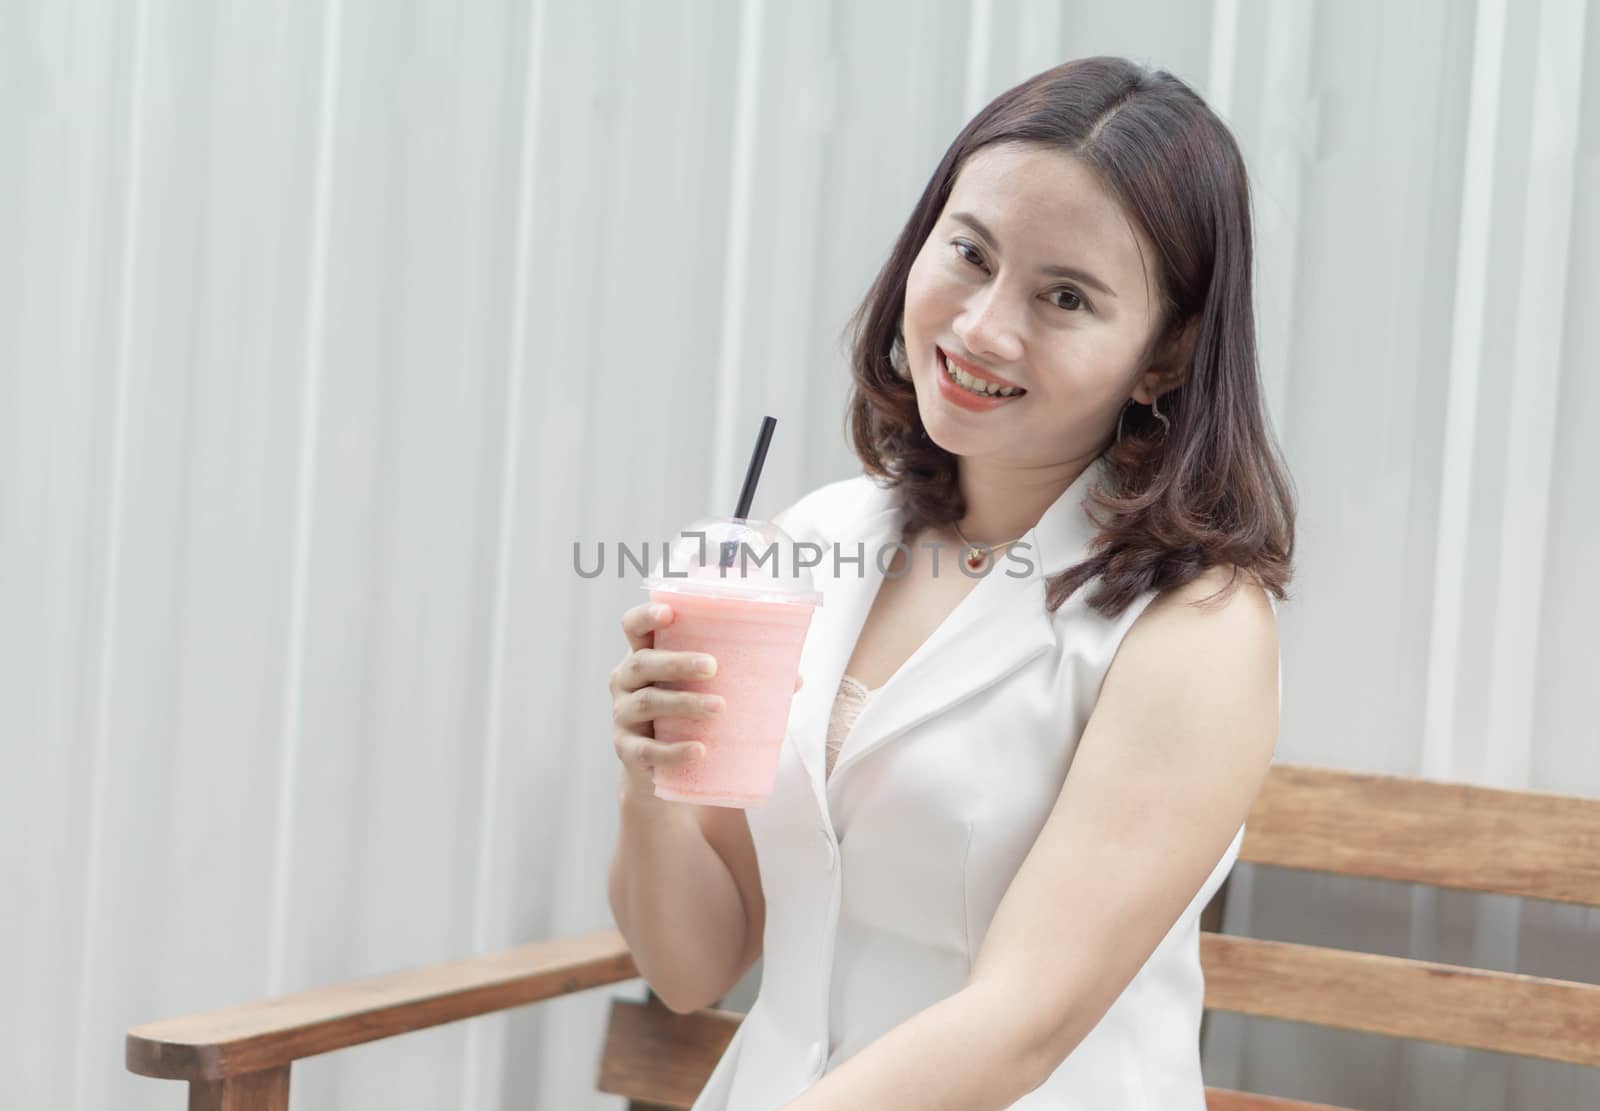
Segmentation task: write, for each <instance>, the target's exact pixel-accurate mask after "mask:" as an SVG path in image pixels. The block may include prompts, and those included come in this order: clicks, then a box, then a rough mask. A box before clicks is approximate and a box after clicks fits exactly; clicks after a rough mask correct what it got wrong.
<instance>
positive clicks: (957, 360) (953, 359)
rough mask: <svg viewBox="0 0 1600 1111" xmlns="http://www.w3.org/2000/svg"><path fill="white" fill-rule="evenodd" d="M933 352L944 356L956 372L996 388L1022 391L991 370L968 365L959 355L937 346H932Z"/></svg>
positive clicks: (972, 364) (1007, 379) (1014, 383)
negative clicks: (988, 383)
mask: <svg viewBox="0 0 1600 1111" xmlns="http://www.w3.org/2000/svg"><path fill="white" fill-rule="evenodd" d="M934 350H935V351H937V352H939V354H940V355H942V356H944V358H945V359H946V361H948V362H950V363H952V364H954V366H955V368H956V369H957V370H964V371H966V372H967V373H968V374H970V375H972V376H973V377H974V378H982V379H983V380H984V381H985V382H993V383H994V384H995V385H997V386H1010V387H1011V388H1012V389H1014V390H1020V389H1022V387H1021V386H1020V385H1018V384H1017V383H1016V382H1013V381H1011V380H1010V379H1009V378H1002V377H1000V376H999V375H998V374H996V373H995V372H994V371H992V370H986V369H984V368H983V367H981V366H979V365H978V364H976V363H969V362H967V360H965V359H963V358H962V357H961V356H960V355H952V354H950V352H948V351H946V350H945V349H944V348H942V347H940V346H939V345H938V344H934Z"/></svg>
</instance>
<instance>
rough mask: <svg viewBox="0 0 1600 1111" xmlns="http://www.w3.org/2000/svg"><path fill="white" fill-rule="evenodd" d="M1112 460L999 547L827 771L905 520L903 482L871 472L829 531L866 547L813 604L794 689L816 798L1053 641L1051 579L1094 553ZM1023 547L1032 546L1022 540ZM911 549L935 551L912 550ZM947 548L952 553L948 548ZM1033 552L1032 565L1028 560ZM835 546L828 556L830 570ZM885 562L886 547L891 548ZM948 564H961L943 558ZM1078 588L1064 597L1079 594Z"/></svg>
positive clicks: (920, 555) (846, 549)
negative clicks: (859, 562)
mask: <svg viewBox="0 0 1600 1111" xmlns="http://www.w3.org/2000/svg"><path fill="white" fill-rule="evenodd" d="M1104 467H1105V463H1104V460H1103V459H1099V458H1097V459H1095V460H1094V461H1093V462H1092V463H1090V465H1089V466H1088V467H1086V468H1085V469H1084V472H1083V474H1081V475H1079V476H1078V478H1077V479H1076V480H1075V481H1074V482H1073V483H1072V485H1071V486H1069V487H1067V489H1066V490H1065V491H1063V492H1062V494H1061V495H1060V496H1059V497H1058V498H1057V499H1056V500H1055V501H1054V502H1053V503H1052V504H1051V506H1050V508H1049V509H1047V510H1045V513H1044V516H1042V517H1041V518H1040V519H1039V522H1038V524H1036V525H1035V526H1034V527H1033V529H1031V530H1030V531H1029V532H1028V533H1027V535H1026V536H1025V537H1024V538H1023V541H1022V542H1021V543H1018V544H1017V545H1015V546H1014V549H1013V550H1014V551H1015V552H1016V557H1017V558H1015V559H1013V558H1007V557H1006V556H1002V557H1001V558H1000V559H999V560H998V561H997V562H996V563H995V565H994V566H993V567H992V568H991V569H990V571H989V573H988V574H987V575H986V576H985V577H984V578H983V580H982V581H980V582H979V583H978V584H977V585H976V586H975V587H973V589H972V591H971V592H970V593H969V594H968V595H967V596H966V597H965V598H963V599H962V600H961V602H960V604H959V605H957V606H956V608H955V609H954V610H953V611H951V613H950V615H949V616H948V617H946V618H945V620H944V621H943V622H942V623H941V624H940V625H939V626H938V628H936V629H935V630H934V631H933V633H932V635H931V636H929V638H928V639H927V640H926V641H924V642H923V643H922V645H921V646H919V647H918V648H917V650H916V651H915V652H914V653H912V655H911V657H910V658H909V659H907V660H906V662H905V663H903V664H902V665H901V666H900V669H899V670H898V671H896V672H895V673H894V674H893V675H892V676H890V678H889V680H888V682H886V683H885V684H884V685H883V686H882V687H880V688H878V690H877V692H876V693H875V694H874V695H873V696H872V698H871V699H870V700H869V701H868V703H867V705H866V707H865V708H864V709H863V710H862V711H861V714H860V716H859V717H858V718H857V719H856V722H855V724H854V726H853V727H852V729H851V733H850V738H849V741H848V742H847V743H846V745H845V749H844V752H843V753H842V754H841V755H840V757H839V760H838V762H837V763H836V764H835V765H834V769H833V774H832V776H831V778H828V777H825V776H824V768H825V763H824V761H825V759H826V753H825V744H826V738H827V731H828V718H829V716H830V715H831V713H832V709H833V701H834V697H835V695H836V694H837V693H838V689H839V680H840V679H841V678H842V676H843V675H844V669H845V666H846V664H848V663H849V660H850V656H851V654H852V653H853V651H854V649H855V645H856V641H857V640H858V639H859V637H860V634H861V629H862V626H863V625H865V623H866V618H867V614H868V613H869V612H870V611H871V608H872V603H873V601H874V600H875V599H876V598H877V593H878V588H879V587H880V586H881V585H882V583H883V578H884V577H883V573H882V571H881V570H879V568H878V560H877V558H876V556H877V553H878V552H879V551H880V550H884V549H887V548H888V547H889V546H891V545H893V544H894V543H895V542H896V541H898V540H899V538H900V531H901V526H902V525H903V523H904V521H905V515H904V511H903V510H902V509H901V508H900V506H899V500H898V493H897V492H896V491H893V490H890V489H886V488H882V487H878V486H876V484H874V486H873V489H872V492H871V495H870V496H869V497H868V498H866V499H863V503H864V504H862V506H861V508H860V510H859V511H858V512H857V513H856V514H855V515H854V518H853V520H851V521H848V522H845V523H844V526H843V527H842V528H841V530H840V534H839V535H838V536H837V538H836V539H835V540H834V541H833V542H835V543H837V544H838V545H839V551H840V553H841V554H842V555H844V556H846V557H849V556H853V555H854V554H856V552H857V550H858V546H859V547H862V548H864V551H865V559H864V561H863V566H862V568H861V571H860V573H859V574H857V573H856V569H855V567H854V565H845V566H844V567H843V568H842V570H843V574H841V575H839V576H837V577H833V578H831V579H830V581H829V586H828V587H827V590H826V595H825V601H824V603H823V606H822V608H821V609H819V610H818V611H817V614H818V617H817V618H815V619H814V625H813V630H812V635H811V636H810V637H808V638H807V641H806V646H805V649H804V650H803V652H802V656H801V672H802V674H804V675H805V678H806V684H805V686H804V687H802V688H801V690H800V692H799V694H797V695H796V696H795V701H796V706H795V714H794V717H793V718H792V725H793V728H794V729H795V733H794V740H795V741H796V743H797V746H798V752H799V755H800V758H801V761H802V763H803V764H804V765H805V768H806V772H807V774H808V776H809V778H810V780H811V784H812V790H813V792H814V793H815V795H816V798H817V805H818V807H819V808H820V809H821V811H822V813H823V814H824V815H827V814H829V812H830V811H829V805H828V791H829V789H830V787H832V786H833V785H834V784H837V783H838V782H839V780H840V778H841V776H844V775H848V774H850V772H851V769H852V768H854V767H856V766H857V765H858V764H860V763H861V762H862V761H863V760H865V759H867V758H868V757H870V756H871V755H872V753H873V752H875V751H877V750H878V749H880V748H882V747H883V746H884V745H886V744H889V743H891V742H893V741H894V740H896V739H897V738H900V737H904V736H905V735H907V734H908V733H909V732H911V730H913V729H914V728H915V727H917V726H919V725H922V724H924V723H925V722H927V721H929V720H930V719H932V718H934V717H936V716H938V715H939V714H941V713H943V712H945V711H946V710H948V709H950V708H951V707H952V706H954V705H956V704H957V703H960V702H961V701H963V700H964V699H967V698H969V697H971V696H972V695H974V694H976V693H977V692H979V691H981V690H983V689H984V688H986V687H988V686H991V685H992V684H994V683H997V682H999V681H1000V680H1002V679H1004V678H1005V677H1006V676H1007V675H1009V674H1011V673H1012V672H1013V671H1016V670H1017V669H1018V668H1020V667H1022V666H1023V665H1025V664H1027V663H1029V662H1031V661H1032V660H1034V659H1036V658H1037V657H1039V656H1040V655H1043V654H1044V653H1045V652H1048V651H1050V650H1051V649H1052V648H1053V647H1054V646H1055V644H1056V639H1057V638H1056V631H1055V625H1054V622H1053V621H1052V619H1051V616H1050V614H1048V613H1047V612H1046V611H1045V605H1044V599H1045V580H1046V579H1047V578H1048V577H1049V576H1051V575H1053V574H1056V573H1058V572H1060V571H1062V570H1065V569H1066V568H1067V567H1069V566H1071V565H1072V564H1074V563H1076V562H1078V561H1079V560H1080V559H1082V558H1084V556H1086V555H1087V554H1088V545H1089V543H1090V541H1091V540H1092V539H1093V537H1094V535H1095V532H1096V529H1095V526H1094V523H1093V522H1092V521H1091V520H1090V519H1089V517H1088V515H1087V514H1086V513H1085V512H1084V508H1083V501H1084V497H1085V496H1086V495H1087V493H1088V491H1089V490H1090V488H1091V487H1092V486H1093V485H1094V484H1095V483H1096V482H1097V481H1098V480H1099V479H1100V478H1101V477H1102V475H1103V472H1104ZM1025 544H1026V545H1027V547H1024V545H1025ZM913 554H914V558H917V559H926V558H928V557H929V555H930V553H929V552H927V551H925V550H920V549H919V550H916V551H915V552H914V553H913ZM946 559H948V553H946ZM1023 559H1026V560H1027V562H1028V564H1031V568H1030V567H1028V566H1026V565H1024V564H1023V563H1021V562H1020V560H1023ZM832 561H833V553H832V552H831V551H830V552H827V553H825V557H824V564H823V566H824V568H826V569H827V571H828V573H829V574H830V575H831V574H832V569H833V562H832ZM883 562H884V563H885V564H887V563H888V558H887V556H886V557H885V559H884V560H883ZM940 573H941V574H957V575H959V574H961V573H962V572H961V570H960V568H956V567H949V566H947V565H946V563H944V562H942V563H941V565H940ZM1081 601H1082V598H1081V594H1080V595H1078V596H1075V597H1074V598H1073V599H1071V600H1070V601H1069V602H1068V605H1073V604H1081Z"/></svg>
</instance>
